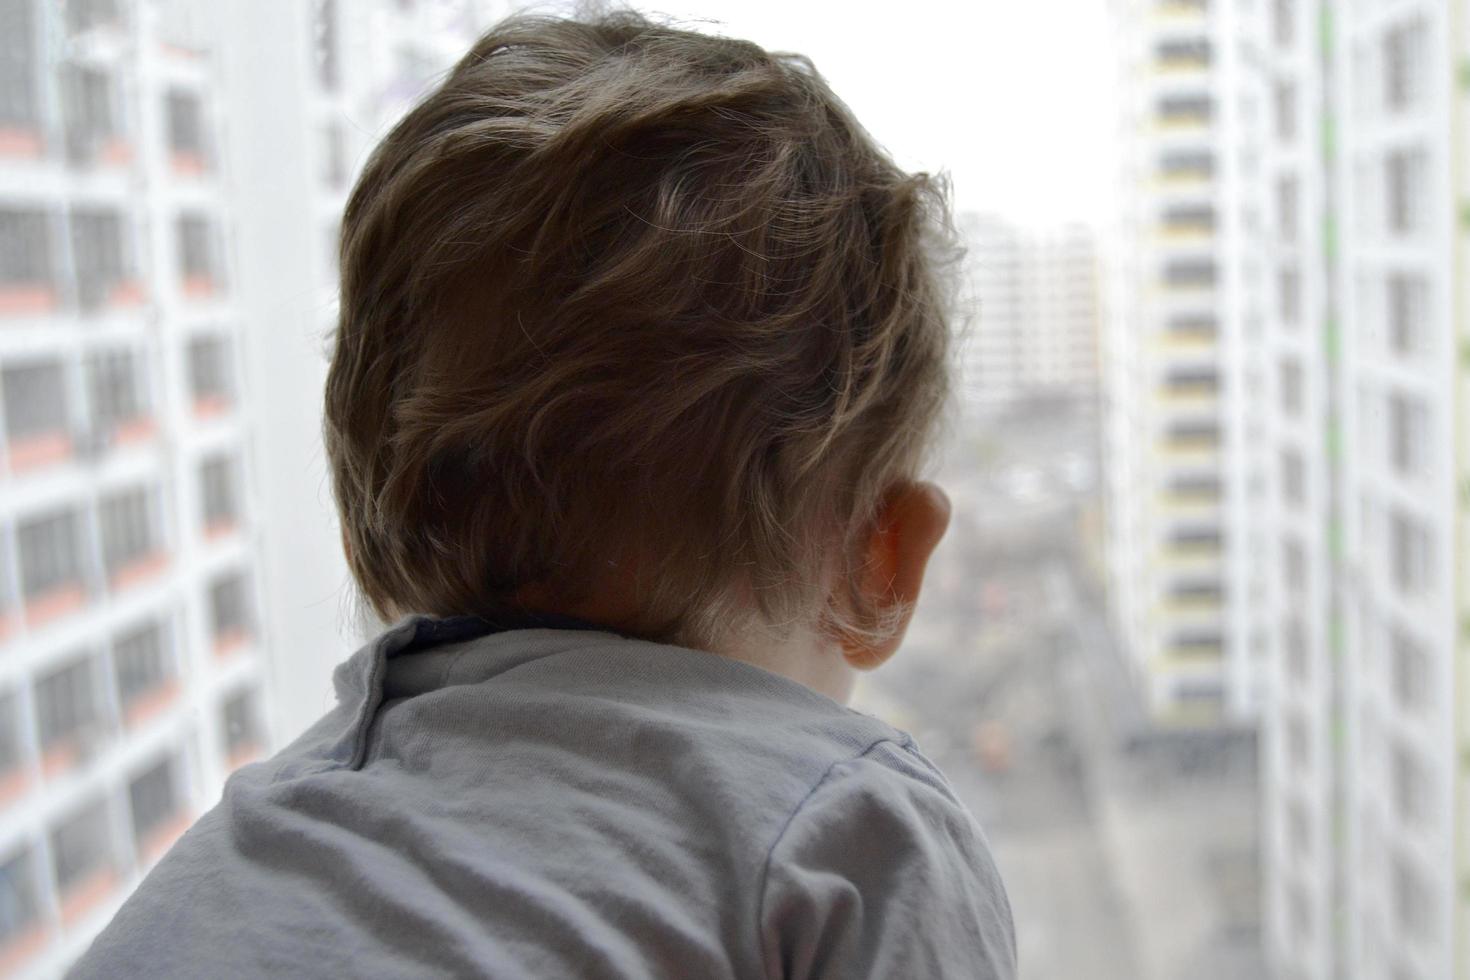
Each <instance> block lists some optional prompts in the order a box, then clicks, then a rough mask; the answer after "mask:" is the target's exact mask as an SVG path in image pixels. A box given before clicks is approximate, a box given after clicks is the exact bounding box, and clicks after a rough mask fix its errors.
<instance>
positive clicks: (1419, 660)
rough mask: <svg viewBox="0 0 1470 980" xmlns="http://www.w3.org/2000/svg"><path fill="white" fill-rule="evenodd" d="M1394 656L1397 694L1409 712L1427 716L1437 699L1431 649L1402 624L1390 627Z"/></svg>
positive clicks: (1403, 707)
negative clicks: (1434, 693) (1428, 649)
mask: <svg viewBox="0 0 1470 980" xmlns="http://www.w3.org/2000/svg"><path fill="white" fill-rule="evenodd" d="M1388 645H1389V656H1390V657H1391V658H1392V668H1391V669H1392V671H1393V698H1394V703H1395V704H1397V705H1398V707H1399V710H1401V711H1402V712H1403V713H1404V714H1406V715H1413V716H1416V717H1423V716H1424V714H1425V713H1426V712H1427V711H1428V710H1429V708H1430V706H1431V705H1432V703H1433V688H1434V681H1433V678H1432V673H1431V665H1430V660H1429V652H1428V651H1427V650H1425V649H1424V646H1423V645H1422V644H1421V643H1419V641H1417V640H1416V639H1414V638H1413V637H1412V636H1410V635H1409V634H1408V633H1406V632H1405V631H1404V630H1403V629H1402V628H1401V627H1398V626H1391V627H1390V628H1389V630H1388Z"/></svg>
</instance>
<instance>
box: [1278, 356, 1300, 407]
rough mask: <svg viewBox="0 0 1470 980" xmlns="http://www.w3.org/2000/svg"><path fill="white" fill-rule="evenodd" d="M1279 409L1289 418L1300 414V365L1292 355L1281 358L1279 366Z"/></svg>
mask: <svg viewBox="0 0 1470 980" xmlns="http://www.w3.org/2000/svg"><path fill="white" fill-rule="evenodd" d="M1278 373H1279V377H1280V383H1281V411H1282V412H1283V413H1284V414H1285V415H1286V416H1288V417H1289V418H1299V417H1300V416H1301V414H1302V365H1301V362H1300V361H1298V360H1297V359H1296V358H1294V357H1287V358H1283V359H1282V361H1281V364H1280V366H1279V372H1278Z"/></svg>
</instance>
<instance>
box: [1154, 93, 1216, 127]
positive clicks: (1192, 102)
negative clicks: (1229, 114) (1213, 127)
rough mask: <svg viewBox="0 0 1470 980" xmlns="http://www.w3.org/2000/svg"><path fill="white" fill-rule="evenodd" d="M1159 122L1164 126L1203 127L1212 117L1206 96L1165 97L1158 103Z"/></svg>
mask: <svg viewBox="0 0 1470 980" xmlns="http://www.w3.org/2000/svg"><path fill="white" fill-rule="evenodd" d="M1158 114H1159V121H1160V122H1162V123H1164V124H1165V125H1204V124H1206V123H1208V122H1209V121H1210V119H1211V117H1213V115H1214V102H1213V100H1211V99H1210V97H1209V96H1208V95H1166V96H1164V97H1163V98H1161V99H1159V101H1158Z"/></svg>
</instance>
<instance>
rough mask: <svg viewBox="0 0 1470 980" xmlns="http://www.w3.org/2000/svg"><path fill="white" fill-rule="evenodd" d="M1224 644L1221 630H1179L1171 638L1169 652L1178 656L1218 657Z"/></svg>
mask: <svg viewBox="0 0 1470 980" xmlns="http://www.w3.org/2000/svg"><path fill="white" fill-rule="evenodd" d="M1224 644H1225V637H1224V635H1223V634H1222V633H1221V632H1220V631H1219V630H1212V629H1192V630H1179V631H1178V632H1176V633H1175V634H1174V635H1173V636H1171V637H1170V638H1169V652H1170V653H1171V654H1173V655H1174V656H1176V657H1218V656H1219V655H1220V650H1221V648H1222V647H1223V646H1224Z"/></svg>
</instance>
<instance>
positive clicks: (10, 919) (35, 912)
mask: <svg viewBox="0 0 1470 980" xmlns="http://www.w3.org/2000/svg"><path fill="white" fill-rule="evenodd" d="M40 920H41V902H40V897H39V895H38V894H37V892H36V869H35V863H34V861H33V859H32V857H31V851H30V848H27V847H20V848H17V849H15V850H14V851H11V852H10V853H9V854H7V855H6V856H5V857H4V858H0V949H4V948H5V947H6V946H8V945H10V944H11V943H12V942H14V941H15V940H17V939H19V938H21V937H22V936H24V935H26V934H27V933H29V932H30V931H31V930H32V929H34V928H35V927H36V926H37V925H39V924H40Z"/></svg>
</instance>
